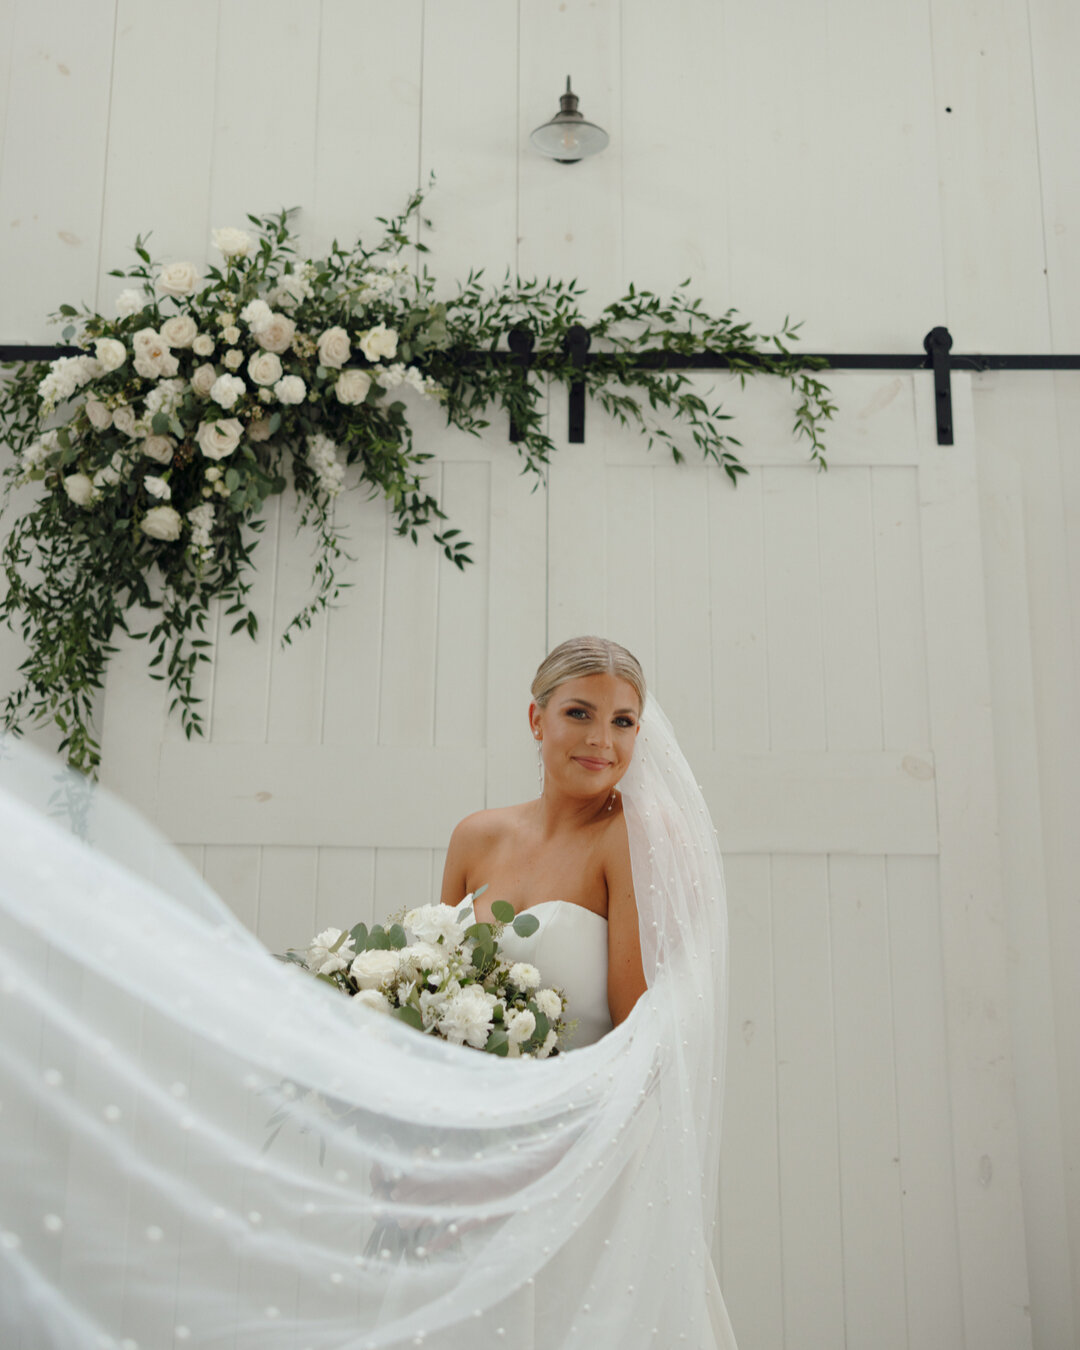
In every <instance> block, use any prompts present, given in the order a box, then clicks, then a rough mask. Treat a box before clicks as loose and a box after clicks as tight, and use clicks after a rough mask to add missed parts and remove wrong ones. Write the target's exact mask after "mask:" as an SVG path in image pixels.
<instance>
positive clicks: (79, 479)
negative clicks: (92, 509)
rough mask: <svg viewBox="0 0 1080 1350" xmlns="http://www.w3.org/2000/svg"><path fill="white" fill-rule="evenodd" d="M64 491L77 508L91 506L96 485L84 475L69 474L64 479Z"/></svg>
mask: <svg viewBox="0 0 1080 1350" xmlns="http://www.w3.org/2000/svg"><path fill="white" fill-rule="evenodd" d="M64 491H65V492H66V493H67V495H68V496H69V497H70V498H71V500H72V501H73V502H74V503H75V505H76V506H89V505H90V503H91V502H92V501H93V500H94V485H93V483H91V481H90V479H89V478H87V476H86V474H84V473H69V474H68V476H67V477H66V478H65V479H64Z"/></svg>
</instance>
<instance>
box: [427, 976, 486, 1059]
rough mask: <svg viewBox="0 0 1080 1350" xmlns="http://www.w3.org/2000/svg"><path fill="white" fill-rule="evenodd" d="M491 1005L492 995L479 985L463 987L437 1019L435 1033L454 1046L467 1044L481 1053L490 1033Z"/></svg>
mask: <svg viewBox="0 0 1080 1350" xmlns="http://www.w3.org/2000/svg"><path fill="white" fill-rule="evenodd" d="M494 1004H495V995H494V994H489V993H488V992H487V990H486V989H484V988H483V986H481V985H479V984H467V985H466V986H465V988H464V989H462V990H461V991H460V992H459V993H457V994H455V995H454V996H453V998H451V999H449V1000H448V1002H447V1003H446V1006H445V1007H444V1008H443V1010H442V1014H441V1016H440V1018H439V1030H440V1031H441V1032H442V1033H443V1035H444V1036H445V1037H446V1039H447V1040H448V1041H452V1042H453V1043H454V1044H455V1045H460V1044H461V1043H462V1041H468V1043H469V1044H470V1045H471V1046H472V1047H473V1048H474V1049H476V1050H482V1049H483V1048H484V1044H485V1043H486V1041H487V1038H488V1036H489V1034H490V1032H491V1024H492V1017H491V1009H492V1007H493V1006H494Z"/></svg>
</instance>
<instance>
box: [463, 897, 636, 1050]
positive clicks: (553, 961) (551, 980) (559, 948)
mask: <svg viewBox="0 0 1080 1350" xmlns="http://www.w3.org/2000/svg"><path fill="white" fill-rule="evenodd" d="M465 904H466V901H465V900H461V901H459V902H458V904H457V905H456V906H455V908H456V909H461V907H462V906H463V905H465ZM468 907H469V909H470V911H471V910H472V901H471V900H469V901H468ZM521 912H522V913H523V914H533V915H535V916H536V919H537V922H538V923H539V924H540V927H539V928H538V929H537V930H536V932H535V933H533V934H531V935H530V936H529V937H525V938H523V937H519V936H518V934H517V933H515V932H514V930H513V928H511V926H510V925H509V924H507V925H506V927H505V928H504V929H503V932H502V937H500V938H499V952H500V955H503V956H505V957H506V959H507V960H509V961H530V962H531V963H532V964H533V965H534V966H535V967H536V968H537V970H539V972H540V974H541V976H542V978H543V982H544V984H545V985H551V986H553V987H554V988H557V989H561V990H562V991H563V993H564V994H565V995H566V1000H567V1004H566V1017H567V1020H568V1021H570V1022H573V1021H576V1022H577V1026H576V1027H575V1028H574V1029H573V1031H571V1032H570V1033H569V1034H568V1035H567V1036H566V1037H565V1039H564V1041H563V1042H561V1043H560V1047H559V1048H560V1049H563V1050H580V1049H581V1048H582V1046H585V1045H592V1044H593V1042H594V1041H598V1040H599V1039H600V1037H601V1036H606V1035H607V1033H608V1032H609V1031H610V1030H611V1025H612V1024H611V1013H610V1012H609V1011H608V1000H607V969H608V956H607V939H608V926H607V919H605V918H604V917H603V915H600V914H597V913H595V912H594V911H593V910H591V909H586V908H585V907H584V906H583V905H574V904H571V903H570V901H568V900H543V901H541V902H540V904H538V905H530V906H529V908H528V909H526V910H522V911H521Z"/></svg>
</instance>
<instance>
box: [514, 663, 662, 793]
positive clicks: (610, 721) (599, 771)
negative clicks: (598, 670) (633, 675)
mask: <svg viewBox="0 0 1080 1350" xmlns="http://www.w3.org/2000/svg"><path fill="white" fill-rule="evenodd" d="M639 715H640V709H639V707H638V696H637V692H636V690H635V689H634V686H633V685H632V684H630V683H629V682H628V681H626V680H621V679H619V678H618V677H617V676H615V675H608V674H599V675H582V676H580V677H579V678H578V679H576V680H567V681H566V682H565V683H563V684H560V685H559V686H558V688H557V689H556V690H555V691H554V692H553V693H552V695H551V697H550V698H549V699H548V703H547V707H546V708H538V707H537V706H536V704H535V703H533V704H531V705H530V707H529V722H530V724H531V725H532V730H533V735H534V736H535V737H536V738H537V739H538V740H539V741H540V742H541V753H542V755H543V757H544V774H545V777H546V778H547V779H548V780H549V781H551V782H552V783H554V784H557V785H558V786H559V787H560V788H562V789H563V791H565V792H568V793H570V795H571V796H575V797H589V796H594V795H599V794H600V793H606V792H610V791H611V789H612V788H613V787H614V786H615V784H616V783H617V782H618V781H619V779H620V778H621V777H622V776H623V774H624V773H625V772H626V770H627V769H628V768H629V767H630V757H631V756H632V755H633V753H634V741H635V739H636V738H637V734H638V718H639Z"/></svg>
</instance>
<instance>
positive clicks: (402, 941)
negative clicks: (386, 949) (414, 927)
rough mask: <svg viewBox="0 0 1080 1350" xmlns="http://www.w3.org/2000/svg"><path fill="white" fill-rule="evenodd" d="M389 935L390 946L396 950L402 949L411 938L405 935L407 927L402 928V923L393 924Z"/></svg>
mask: <svg viewBox="0 0 1080 1350" xmlns="http://www.w3.org/2000/svg"><path fill="white" fill-rule="evenodd" d="M389 937H390V946H391V947H393V948H394V949H395V950H400V949H401V948H402V947H404V946H405V945H406V943H407V942H408V940H409V939H408V938H407V937H406V936H405V929H404V928H402V926H401V924H399V923H395V924H393V925H391V928H390V934H389Z"/></svg>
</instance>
